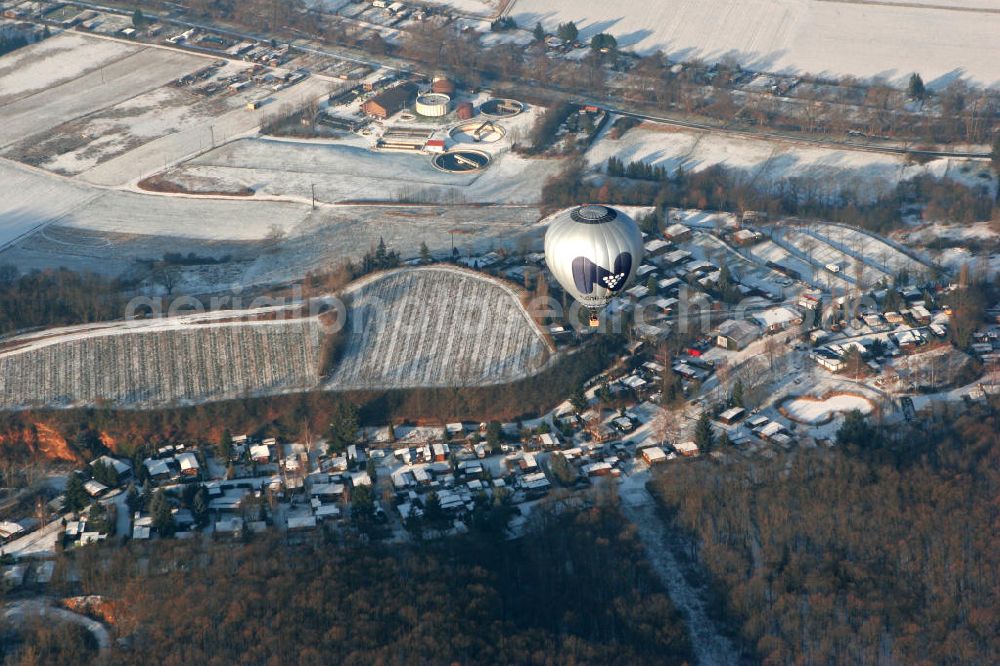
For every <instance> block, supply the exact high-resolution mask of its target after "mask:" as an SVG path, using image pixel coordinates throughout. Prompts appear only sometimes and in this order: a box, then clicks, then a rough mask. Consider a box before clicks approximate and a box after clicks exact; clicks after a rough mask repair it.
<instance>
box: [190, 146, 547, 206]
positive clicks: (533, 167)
mask: <svg viewBox="0 0 1000 666" xmlns="http://www.w3.org/2000/svg"><path fill="white" fill-rule="evenodd" d="M561 166H562V163H561V162H560V161H558V160H531V159H526V158H523V157H521V156H519V155H515V154H513V153H511V152H506V153H503V154H497V155H496V156H495V158H494V161H493V163H492V164H491V165H490V166H489V167H488V168H487V169H485V170H484V171H482V172H479V173H475V174H468V175H465V174H451V173H445V172H443V171H439V170H438V169H435V168H434V167H433V165H432V164H431V159H430V157H428V156H426V155H419V154H413V153H393V152H373V151H371V150H369V149H368V148H366V147H364V146H360V145H356V144H355V143H338V142H306V141H288V140H277V139H267V138H264V139H257V138H252V139H251V138H248V139H241V140H239V141H234V142H232V143H229V144H227V145H225V146H222V147H220V148H217V149H215V150H213V151H210V152H208V153H205V154H204V155H201V156H199V157H197V158H195V159H194V160H192V161H191V162H188V163H187V164H185V165H183V166H182V167H180V168H179V169H177V170H176V172H177V173H179V174H181V175H187V176H197V177H201V178H209V179H211V180H212V181H213V182H220V183H224V184H226V185H227V186H229V187H240V186H247V187H251V188H253V189H254V190H255V191H256V192H258V193H259V194H264V195H274V196H284V197H293V198H300V199H303V200H307V199H309V197H310V196H311V192H312V187H313V186H315V191H316V198H317V199H318V200H319V201H324V202H331V203H334V202H339V201H350V200H353V201H357V200H378V201H392V200H395V199H401V198H406V199H410V200H414V199H415V200H418V201H438V200H440V201H442V202H451V201H466V202H491V203H535V202H537V201H539V199H540V196H541V188H542V185H544V183H545V180H546V178H548V177H549V176H551V175H553V174H554V173H556V172H557V171H558V170H559V169H560V168H561Z"/></svg>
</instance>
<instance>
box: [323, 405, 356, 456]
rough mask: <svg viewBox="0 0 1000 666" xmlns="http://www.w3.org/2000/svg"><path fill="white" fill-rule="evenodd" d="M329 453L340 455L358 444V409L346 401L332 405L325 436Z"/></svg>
mask: <svg viewBox="0 0 1000 666" xmlns="http://www.w3.org/2000/svg"><path fill="white" fill-rule="evenodd" d="M326 440H327V447H328V450H329V451H330V453H340V452H342V451H344V450H346V449H347V447H348V446H350V445H351V444H357V443H358V408H357V407H355V406H354V404H353V403H351V402H349V401H347V400H338V401H337V402H336V403H334V406H333V411H332V413H331V414H330V427H329V429H328V430H327V435H326Z"/></svg>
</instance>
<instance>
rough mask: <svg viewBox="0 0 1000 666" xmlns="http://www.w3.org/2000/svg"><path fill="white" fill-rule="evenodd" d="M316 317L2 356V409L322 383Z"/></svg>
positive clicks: (174, 399)
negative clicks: (318, 372) (318, 369)
mask: <svg viewBox="0 0 1000 666" xmlns="http://www.w3.org/2000/svg"><path fill="white" fill-rule="evenodd" d="M318 341H319V331H318V323H317V322H316V321H315V320H308V319H302V320H291V321H276V322H258V323H253V324H211V325H208V324H203V325H199V326H192V327H188V328H174V327H170V326H169V325H168V326H162V327H161V326H147V327H142V328H137V329H133V330H130V329H128V328H127V327H124V326H123V327H119V328H115V329H110V330H103V331H100V332H98V333H96V334H94V335H69V336H67V339H65V340H59V341H54V342H53V341H49V342H50V343H49V344H36V345H31V346H30V347H27V348H25V349H14V350H13V351H9V352H5V353H2V354H0V406H2V407H3V408H18V407H30V406H33V405H57V406H73V405H81V404H94V403H96V402H98V401H107V402H110V403H112V404H116V405H145V406H150V405H162V404H171V403H189V402H204V401H208V400H221V399H224V398H235V397H239V396H243V395H257V394H265V393H280V392H284V391H291V390H296V389H303V388H308V387H312V386H314V385H315V384H316V382H317V381H318V379H319V378H318V374H317V358H318Z"/></svg>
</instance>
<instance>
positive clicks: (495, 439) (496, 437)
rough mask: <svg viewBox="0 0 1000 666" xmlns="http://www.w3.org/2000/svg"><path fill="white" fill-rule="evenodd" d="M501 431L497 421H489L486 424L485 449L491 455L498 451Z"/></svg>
mask: <svg viewBox="0 0 1000 666" xmlns="http://www.w3.org/2000/svg"><path fill="white" fill-rule="evenodd" d="M502 433H503V429H502V427H501V426H500V422H499V421H490V422H489V423H487V424H486V449H487V450H488V451H489V452H490V453H491V454H493V453H496V452H498V451H499V450H500V436H501V434H502Z"/></svg>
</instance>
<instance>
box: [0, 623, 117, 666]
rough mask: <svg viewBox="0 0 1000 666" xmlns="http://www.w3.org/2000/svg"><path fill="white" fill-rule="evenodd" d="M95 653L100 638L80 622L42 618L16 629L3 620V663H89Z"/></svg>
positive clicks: (0, 652) (15, 665) (64, 665)
mask: <svg viewBox="0 0 1000 666" xmlns="http://www.w3.org/2000/svg"><path fill="white" fill-rule="evenodd" d="M95 657H97V642H96V641H95V640H94V637H93V636H91V635H90V633H89V632H88V631H87V630H86V629H84V628H83V627H81V626H79V625H76V624H67V623H53V622H47V621H44V620H41V619H39V620H35V621H33V622H28V623H27V626H25V627H22V628H20V629H19V630H14V629H13V628H9V627H5V626H3V624H2V623H0V663H2V664H3V666H42V665H43V664H45V665H47V664H52V665H53V666H56V665H58V666H86V664H91V663H94V658H95Z"/></svg>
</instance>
